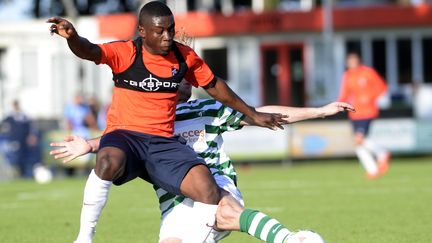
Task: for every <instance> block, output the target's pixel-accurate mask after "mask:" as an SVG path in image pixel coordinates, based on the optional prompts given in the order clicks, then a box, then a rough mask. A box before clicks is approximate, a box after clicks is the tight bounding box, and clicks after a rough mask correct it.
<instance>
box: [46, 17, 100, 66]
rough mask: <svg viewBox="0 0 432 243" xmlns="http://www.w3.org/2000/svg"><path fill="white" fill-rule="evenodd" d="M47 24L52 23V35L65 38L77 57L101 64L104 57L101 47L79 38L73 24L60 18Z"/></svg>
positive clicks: (52, 19) (53, 18)
mask: <svg viewBox="0 0 432 243" xmlns="http://www.w3.org/2000/svg"><path fill="white" fill-rule="evenodd" d="M46 22H47V23H51V26H50V33H51V34H54V33H55V34H58V35H59V36H61V37H63V38H65V39H66V40H67V43H68V45H69V48H70V49H71V51H72V52H73V53H74V54H75V55H76V56H78V57H79V58H82V59H86V60H90V61H93V62H96V63H99V62H100V59H101V56H102V51H101V49H100V47H99V46H98V45H96V44H93V43H91V42H90V41H89V40H87V39H86V38H83V37H81V36H79V35H78V32H77V31H76V29H75V27H74V26H73V25H72V23H71V22H69V21H68V20H66V19H63V18H60V17H51V18H49V19H48V20H47V21H46Z"/></svg>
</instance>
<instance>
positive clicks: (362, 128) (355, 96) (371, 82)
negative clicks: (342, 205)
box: [339, 53, 390, 179]
mask: <svg viewBox="0 0 432 243" xmlns="http://www.w3.org/2000/svg"><path fill="white" fill-rule="evenodd" d="M346 65H347V70H346V71H345V73H344V75H343V78H342V85H341V91H340V96H339V101H342V102H348V103H350V104H351V105H353V106H354V107H356V110H357V112H355V113H349V114H348V115H349V119H350V120H351V121H352V124H353V129H354V141H355V145H356V148H355V151H356V154H357V157H358V159H359V160H360V163H361V164H362V165H363V167H364V169H365V170H366V176H367V178H369V179H375V178H377V177H379V176H381V175H383V174H385V173H386V172H387V170H388V167H389V161H390V153H389V152H388V151H387V150H385V149H384V148H381V147H380V146H378V145H377V144H375V143H374V142H373V141H372V140H371V139H370V138H368V132H369V127H370V124H371V122H372V121H373V119H375V118H377V117H378V116H379V109H378V105H377V100H378V99H379V97H381V96H382V95H383V94H384V93H385V92H386V91H387V85H386V83H385V82H384V80H383V79H382V78H381V77H380V76H379V74H378V73H377V72H376V71H375V70H374V69H373V68H370V67H367V66H365V65H363V64H362V62H361V58H360V56H359V55H358V54H357V53H349V54H348V55H347V59H346Z"/></svg>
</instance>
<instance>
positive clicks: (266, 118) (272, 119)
mask: <svg viewBox="0 0 432 243" xmlns="http://www.w3.org/2000/svg"><path fill="white" fill-rule="evenodd" d="M250 118H251V120H252V121H253V124H254V125H257V126H261V127H267V128H270V129H272V130H277V129H281V130H283V129H284V128H283V126H282V125H285V124H288V120H287V118H288V116H287V115H282V114H279V113H264V112H255V113H254V115H252V116H250Z"/></svg>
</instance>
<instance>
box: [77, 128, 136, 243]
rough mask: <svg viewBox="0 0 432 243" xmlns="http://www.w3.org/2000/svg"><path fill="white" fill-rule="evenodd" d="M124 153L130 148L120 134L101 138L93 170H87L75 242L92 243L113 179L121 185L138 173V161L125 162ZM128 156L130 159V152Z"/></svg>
mask: <svg viewBox="0 0 432 243" xmlns="http://www.w3.org/2000/svg"><path fill="white" fill-rule="evenodd" d="M127 154H131V151H130V148H129V147H128V143H127V142H126V141H125V139H124V138H123V137H122V136H121V135H119V134H117V133H116V132H113V133H109V134H106V135H104V136H103V137H102V139H101V144H100V150H99V152H98V153H97V156H96V166H95V169H94V170H92V172H91V173H90V175H89V178H88V180H87V183H86V186H85V189H84V198H83V206H82V209H81V219H80V231H79V234H78V237H77V240H76V241H75V242H76V243H88V242H92V238H93V236H94V233H95V228H96V224H97V222H98V220H99V217H100V215H101V212H102V210H103V208H104V207H105V204H106V202H107V200H108V194H109V189H110V187H111V185H112V184H113V181H116V184H122V183H125V182H127V181H129V180H131V179H133V178H135V177H136V176H137V175H138V173H139V171H140V169H139V164H138V163H137V164H135V163H132V160H131V162H129V163H126V159H127V157H128V156H127ZM129 157H130V158H133V156H132V155H129ZM125 171H126V172H127V173H126V172H125ZM119 179H121V180H119Z"/></svg>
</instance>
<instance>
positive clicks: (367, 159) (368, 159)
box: [355, 145, 378, 175]
mask: <svg viewBox="0 0 432 243" xmlns="http://www.w3.org/2000/svg"><path fill="white" fill-rule="evenodd" d="M355 150H356V154H357V157H358V159H359V160H360V163H361V164H362V165H363V168H364V169H365V170H366V172H367V173H369V174H371V175H375V174H377V173H378V167H377V165H376V163H375V159H374V158H373V156H372V154H371V153H370V152H369V150H367V149H366V148H365V147H364V146H362V145H360V146H357V147H356V149H355Z"/></svg>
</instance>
